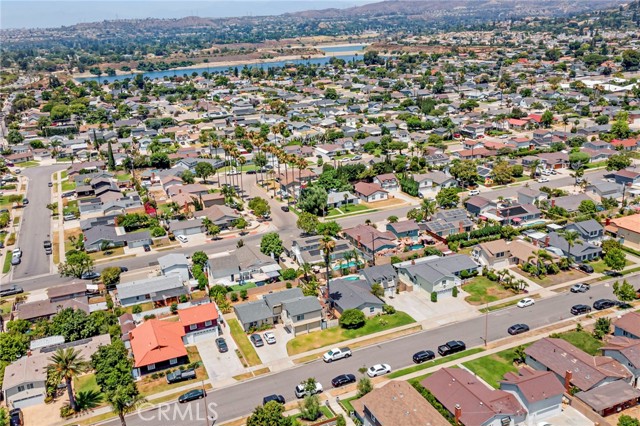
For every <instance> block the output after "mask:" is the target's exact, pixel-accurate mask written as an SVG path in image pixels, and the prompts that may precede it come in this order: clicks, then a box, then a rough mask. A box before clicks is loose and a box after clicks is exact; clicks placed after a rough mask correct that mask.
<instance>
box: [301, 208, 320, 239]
mask: <svg viewBox="0 0 640 426" xmlns="http://www.w3.org/2000/svg"><path fill="white" fill-rule="evenodd" d="M319 224H320V221H319V220H318V216H316V215H315V214H313V213H307V212H304V211H303V212H300V214H299V215H298V220H297V221H296V226H297V227H298V229H299V230H301V231H302V232H304V233H305V234H307V235H314V234H315V233H316V231H317V229H318V225H319Z"/></svg>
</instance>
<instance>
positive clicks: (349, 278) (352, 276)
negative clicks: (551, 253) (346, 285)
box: [343, 275, 360, 281]
mask: <svg viewBox="0 0 640 426" xmlns="http://www.w3.org/2000/svg"><path fill="white" fill-rule="evenodd" d="M359 279H360V277H359V276H357V275H349V276H348V277H344V278H343V280H347V281H358V280H359Z"/></svg>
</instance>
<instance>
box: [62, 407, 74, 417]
mask: <svg viewBox="0 0 640 426" xmlns="http://www.w3.org/2000/svg"><path fill="white" fill-rule="evenodd" d="M73 414H74V411H73V409H72V408H71V406H70V405H69V404H65V405H63V406H62V407H60V417H62V418H63V419H66V418H68V417H71V416H73Z"/></svg>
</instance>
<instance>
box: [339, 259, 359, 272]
mask: <svg viewBox="0 0 640 426" xmlns="http://www.w3.org/2000/svg"><path fill="white" fill-rule="evenodd" d="M355 266H358V264H357V263H356V262H354V261H353V260H352V261H351V262H349V263H339V264H337V265H335V266H334V267H333V270H334V271H337V270H338V269H347V268H353V267H355Z"/></svg>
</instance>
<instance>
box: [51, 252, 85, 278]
mask: <svg viewBox="0 0 640 426" xmlns="http://www.w3.org/2000/svg"><path fill="white" fill-rule="evenodd" d="M92 269H93V259H91V257H90V256H89V255H88V254H87V253H85V252H81V251H75V250H72V251H69V252H67V260H66V261H65V262H62V263H60V264H59V265H58V272H59V273H60V275H61V276H63V277H75V278H81V277H82V274H84V273H85V272H89V271H91V270H92Z"/></svg>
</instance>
